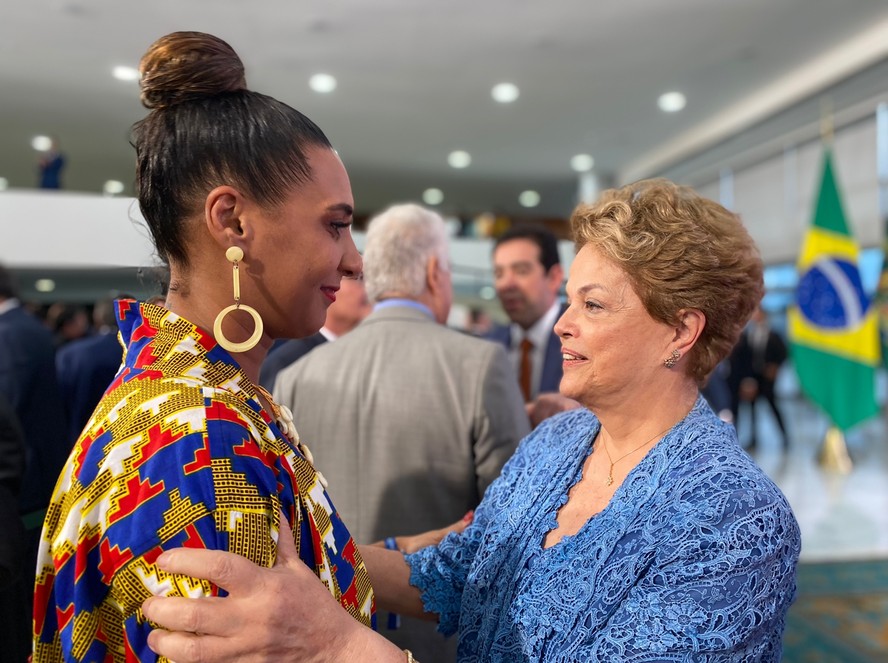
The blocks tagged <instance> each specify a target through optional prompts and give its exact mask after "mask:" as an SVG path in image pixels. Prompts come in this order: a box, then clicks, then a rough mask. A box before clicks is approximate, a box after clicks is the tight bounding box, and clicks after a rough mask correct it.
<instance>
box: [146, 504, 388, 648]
mask: <svg viewBox="0 0 888 663" xmlns="http://www.w3.org/2000/svg"><path fill="white" fill-rule="evenodd" d="M158 566H160V568H162V569H163V570H164V571H167V572H168V573H177V574H182V575H185V576H191V577H198V578H205V579H207V580H209V581H211V582H213V583H215V584H216V585H218V586H219V587H221V588H223V589H225V590H227V591H228V594H229V595H228V596H227V597H211V598H201V599H190V598H180V597H154V598H149V599H148V600H146V601H145V603H144V604H143V605H142V610H143V612H144V614H145V616H146V617H147V618H148V619H149V620H150V621H152V622H154V623H155V624H157V625H158V626H159V628H158V629H157V630H155V631H153V632H152V633H151V634H150V635H149V636H148V645H149V646H150V647H151V649H152V651H154V652H155V653H157V654H159V655H162V656H166V657H167V658H169V659H171V660H174V661H177V662H178V663H207V662H209V661H213V662H214V663H226V662H231V663H234V662H235V661H237V662H240V663H260V662H261V663H266V662H271V661H274V662H275V663H286V662H289V661H301V662H304V663H312V662H315V661H317V662H318V663H320V662H322V661H355V662H359V661H401V660H403V656H404V654H403V653H402V652H401V651H400V650H398V649H397V648H396V647H394V646H393V645H391V644H390V643H388V642H387V641H385V640H384V639H383V638H382V637H380V636H379V635H377V634H376V633H373V632H372V631H371V630H370V629H368V628H366V627H364V626H363V625H362V624H360V623H359V622H357V621H356V620H354V619H353V618H352V617H351V616H350V615H349V614H348V613H347V612H346V611H345V610H344V609H343V608H342V606H340V605H339V603H337V602H336V600H335V599H334V598H333V597H332V595H331V594H330V592H329V591H327V588H326V587H324V585H323V584H322V583H321V582H320V581H319V580H318V578H317V576H315V575H314V574H313V573H312V572H311V570H310V569H309V568H308V567H307V566H306V565H305V563H304V562H303V561H302V560H301V559H300V558H299V556H298V554H297V553H296V547H295V545H294V543H293V535H292V533H291V531H290V529H289V527H288V526H287V522H286V519H284V518H283V517H281V527H280V538H279V547H278V558H277V561H276V563H275V565H274V566H273V567H272V568H270V569H268V568H262V567H260V566H257V565H256V564H254V563H253V562H251V561H250V560H248V559H246V558H244V557H241V556H239V555H235V554H233V553H229V552H225V551H221V550H200V549H186V548H180V549H176V550H172V551H167V552H165V553H163V555H161V556H160V558H159V559H158Z"/></svg>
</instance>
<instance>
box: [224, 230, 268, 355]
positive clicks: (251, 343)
mask: <svg viewBox="0 0 888 663" xmlns="http://www.w3.org/2000/svg"><path fill="white" fill-rule="evenodd" d="M225 258H226V259H227V260H228V261H229V262H231V263H232V279H233V280H234V304H232V305H231V306H227V307H225V308H224V309H222V310H221V311H219V315H217V316H216V321H215V322H214V323H213V336H215V337H216V342H217V343H218V344H219V345H221V346H222V347H223V348H225V349H226V350H228V351H229V352H247V351H248V350H252V349H253V348H254V347H256V344H257V343H258V342H259V339H260V338H262V330H263V329H264V325H263V324H262V317H261V316H260V315H259V312H258V311H257V310H256V309H254V308H253V307H252V306H247V305H246V304H241V303H240V273H239V271H238V269H239V268H238V263H239V262H240V261H241V260H243V259H244V251H243V249H241V248H240V247H239V246H231V247H229V248H228V250H227V251H226V252H225ZM238 309H240V310H243V311H246V312H247V313H249V314H250V315H251V316H252V317H253V324H254V325H255V326H256V328H255V329H254V330H253V335H252V336H250V338H248V339H247V340H246V341H243V342H241V343H235V342H234V341H230V340H228V339H227V338H225V334H223V333H222V321H223V320H224V319H225V316H226V315H228V314H229V313H231V312H232V311H236V310H238Z"/></svg>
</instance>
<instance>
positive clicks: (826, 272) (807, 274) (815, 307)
mask: <svg viewBox="0 0 888 663" xmlns="http://www.w3.org/2000/svg"><path fill="white" fill-rule="evenodd" d="M858 253H859V252H858V248H857V244H856V243H855V241H854V238H853V237H852V236H851V233H850V232H849V231H848V224H847V223H846V221H845V213H844V211H843V209H842V199H841V195H840V193H839V188H838V184H837V182H836V178H835V175H834V173H833V165H832V154H831V153H830V151H829V150H826V151H825V154H824V159H823V177H822V179H821V182H820V190H819V191H818V194H817V199H816V207H815V211H814V220H813V222H812V224H811V227H810V228H809V229H808V232H807V234H806V236H805V240H804V242H803V244H802V250H801V253H800V255H799V260H798V272H799V283H798V286H797V288H796V298H795V305H794V306H792V307H790V310H789V312H788V321H789V340H790V350H791V353H792V357H793V363H794V364H795V367H796V371H797V372H798V376H799V382H800V383H801V387H802V391H804V393H805V394H806V395H807V396H808V398H810V399H811V400H812V401H813V402H815V403H816V404H817V405H819V406H820V407H821V408H822V409H823V410H824V412H826V414H827V415H828V416H829V418H830V419H831V420H832V422H833V424H835V425H836V426H837V427H838V428H840V429H841V430H843V431H844V430H848V429H849V428H852V427H853V426H855V425H857V424H859V423H861V422H862V421H864V420H866V419H868V418H870V417H872V416H874V415H875V414H877V413H878V411H879V408H878V405H877V404H876V397H875V372H876V366H877V365H878V363H879V357H880V354H881V353H880V348H879V345H880V344H879V323H878V316H877V311H876V308H875V307H873V306H871V305H870V301H869V298H868V297H867V296H866V293H865V292H864V291H863V285H862V283H861V280H860V272H859V270H858V267H857V259H858Z"/></svg>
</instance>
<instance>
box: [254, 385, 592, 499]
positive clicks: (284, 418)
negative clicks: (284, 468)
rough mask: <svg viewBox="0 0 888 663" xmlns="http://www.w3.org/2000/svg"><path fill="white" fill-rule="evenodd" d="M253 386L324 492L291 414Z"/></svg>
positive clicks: (264, 390) (309, 452)
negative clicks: (263, 398) (313, 473)
mask: <svg viewBox="0 0 888 663" xmlns="http://www.w3.org/2000/svg"><path fill="white" fill-rule="evenodd" d="M253 386H254V387H255V388H256V391H258V392H259V393H260V394H262V395H263V396H264V397H265V400H267V401H268V404H269V405H270V406H271V413H272V414H273V415H274V419H275V422H276V423H277V425H278V428H280V429H281V432H282V433H283V434H284V435H285V436H286V437H287V439H289V440H290V442H292V443H293V444H295V445H296V447H297V448H298V449H299V452H300V453H301V454H302V455H303V456H304V457H305V460H307V461H308V462H309V463H310V464H311V466H312V467H313V468H314V471H315V473H316V474H317V475H318V481H320V482H321V485H322V486H323V487H324V490H326V489H327V479H326V477H324V475H323V474H322V473H321V471H320V470H319V469H318V468H317V467H315V462H314V456H312V455H311V449H309V448H308V445H307V444H305V442H303V441H302V440H300V439H299V433H298V432H296V424H295V423H294V422H293V412H292V411H291V410H290V408H288V407H287V406H286V405H279V404H277V403H275V402H274V399H273V398H272V397H271V394H270V393H268V390H267V389H266V388H265V387H263V386H262V385H258V384H254V385H253ZM605 451H606V449H605Z"/></svg>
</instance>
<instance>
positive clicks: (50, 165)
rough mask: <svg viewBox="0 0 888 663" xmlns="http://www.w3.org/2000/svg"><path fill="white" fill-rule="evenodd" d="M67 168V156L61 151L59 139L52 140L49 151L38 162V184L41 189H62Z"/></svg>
mask: <svg viewBox="0 0 888 663" xmlns="http://www.w3.org/2000/svg"><path fill="white" fill-rule="evenodd" d="M64 168H65V155H64V154H62V153H61V151H60V150H59V141H58V139H57V138H51V139H50V144H49V149H48V150H46V151H45V152H44V153H43V154H42V155H41V156H40V160H39V161H38V162H37V172H38V183H37V186H38V188H40V189H61V188H62V171H63V170H64Z"/></svg>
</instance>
